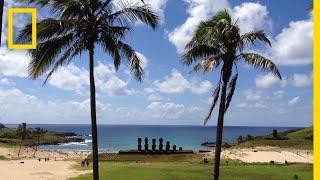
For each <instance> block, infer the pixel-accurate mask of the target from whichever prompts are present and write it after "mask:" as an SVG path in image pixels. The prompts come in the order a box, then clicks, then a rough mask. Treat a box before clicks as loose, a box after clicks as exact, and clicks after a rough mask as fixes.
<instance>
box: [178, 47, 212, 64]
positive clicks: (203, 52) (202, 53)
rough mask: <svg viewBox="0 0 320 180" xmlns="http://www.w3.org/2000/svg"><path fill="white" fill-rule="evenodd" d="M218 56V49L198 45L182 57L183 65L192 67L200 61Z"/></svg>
mask: <svg viewBox="0 0 320 180" xmlns="http://www.w3.org/2000/svg"><path fill="white" fill-rule="evenodd" d="M215 54H218V52H217V49H216V48H214V47H210V46H207V45H196V46H194V47H192V48H191V49H187V50H186V52H185V53H184V54H183V55H182V64H184V65H191V64H193V63H194V62H196V61H197V60H199V59H203V58H208V57H209V56H214V55H215Z"/></svg>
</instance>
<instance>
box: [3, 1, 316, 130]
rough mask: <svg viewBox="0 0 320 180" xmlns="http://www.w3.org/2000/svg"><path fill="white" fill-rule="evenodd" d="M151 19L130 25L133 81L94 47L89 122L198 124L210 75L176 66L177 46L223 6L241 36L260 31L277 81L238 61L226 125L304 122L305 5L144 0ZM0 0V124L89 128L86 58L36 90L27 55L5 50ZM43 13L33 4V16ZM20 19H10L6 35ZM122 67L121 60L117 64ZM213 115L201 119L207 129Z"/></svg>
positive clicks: (308, 40)
mask: <svg viewBox="0 0 320 180" xmlns="http://www.w3.org/2000/svg"><path fill="white" fill-rule="evenodd" d="M145 1H146V3H148V4H150V6H151V7H152V8H153V9H154V10H155V11H156V12H157V13H158V15H159V16H160V17H161V24H160V27H159V28H158V29H157V30H156V31H153V30H152V29H151V28H149V27H146V26H145V25H142V24H141V23H134V24H132V27H133V32H130V33H129V34H128V36H127V38H126V42H127V43H129V44H131V45H132V46H133V47H134V49H135V50H136V51H137V52H138V54H139V56H140V57H141V59H143V63H142V66H143V68H144V70H145V72H146V76H145V78H144V81H143V83H138V82H136V81H135V80H134V78H132V77H131V75H130V73H129V72H128V69H127V68H126V66H124V65H123V66H122V67H121V68H120V69H119V71H118V72H115V70H114V67H113V62H112V58H111V57H110V56H109V55H108V54H106V53H104V52H103V51H102V50H101V48H99V47H98V48H97V50H96V54H95V56H94V57H95V60H96V63H95V76H96V87H97V118H98V123H99V124H150V125H203V119H204V117H205V116H206V113H207V112H208V108H209V105H210V101H211V95H212V93H213V90H214V87H215V86H216V85H217V79H218V77H219V69H217V70H216V71H213V72H212V73H210V74H203V73H198V74H194V73H193V74H190V73H189V72H190V70H191V68H192V67H186V66H184V65H182V64H181V55H182V53H183V50H184V46H185V45H186V43H187V42H188V41H189V40H190V39H191V38H192V36H193V33H194V31H195V29H196V28H197V26H198V25H199V23H200V22H201V21H206V20H208V19H210V18H211V17H212V16H214V15H215V14H216V13H217V12H218V11H220V10H222V9H228V10H229V12H230V13H231V15H232V17H233V19H234V20H237V23H238V24H239V26H240V29H241V33H246V32H248V31H252V30H261V29H263V30H265V31H266V33H267V34H268V36H269V38H270V39H271V42H272V47H265V46H260V45H258V46H256V47H250V48H248V49H247V51H248V52H250V51H251V52H258V53H260V54H262V55H264V56H265V57H267V58H269V59H271V60H272V61H273V62H275V63H276V64H277V66H278V68H279V70H280V73H281V75H282V77H283V79H282V80H281V81H280V80H278V79H276V78H275V77H273V76H272V75H271V74H269V73H266V72H261V71H259V70H255V69H253V68H251V67H249V66H247V65H245V64H239V78H238V84H237V88H236V93H235V95H234V98H233V101H232V102H231V106H230V108H229V110H228V112H227V114H226V116H225V125H227V126H230V125H231V126H294V127H298V126H311V125H312V94H313V67H312V62H313V17H312V13H311V12H309V11H308V7H310V4H311V1H308V0H305V1H301V0H281V1H279V0H260V1H243V0H242V1H240V0H232V1H231V0H145ZM23 6H24V5H21V4H18V3H17V2H16V1H15V0H6V1H5V12H4V13H5V14H4V18H3V19H4V22H3V23H4V25H3V27H4V30H3V32H2V35H3V37H4V38H3V41H2V46H1V47H0V122H2V123H21V122H27V123H40V124H90V106H89V105H90V101H89V78H88V75H89V73H88V54H86V53H85V54H82V55H81V56H77V57H75V58H74V59H73V61H72V62H71V63H70V64H68V65H66V66H64V67H61V68H60V69H59V70H58V71H57V72H56V73H55V74H54V75H53V76H52V78H51V79H50V80H49V82H48V83H47V84H46V85H45V86H42V83H43V81H44V78H45V77H41V78H39V79H37V80H32V79H30V78H28V73H27V72H28V62H29V56H28V55H27V54H26V51H24V50H8V49H7V48H6V46H7V45H6V43H7V38H6V36H7V22H6V19H7V14H6V9H7V8H8V7H23ZM46 17H50V14H49V13H48V11H47V10H46V9H40V8H38V18H39V19H41V18H46ZM29 20H30V17H29V16H21V15H19V16H15V22H16V23H15V31H17V30H19V29H21V28H22V27H23V26H24V25H25V23H26V22H28V21H29ZM123 64H124V63H123ZM216 119H217V111H214V114H213V117H212V119H211V120H210V122H209V123H208V124H209V125H215V124H216Z"/></svg>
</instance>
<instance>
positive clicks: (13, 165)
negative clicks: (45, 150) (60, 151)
mask: <svg viewBox="0 0 320 180" xmlns="http://www.w3.org/2000/svg"><path fill="white" fill-rule="evenodd" d="M22 161H23V162H24V163H23V164H22V163H20V162H22ZM75 164H76V162H74V161H49V162H44V161H41V162H39V161H37V160H36V159H28V160H11V161H0V172H1V179H10V180H21V179H23V180H29V179H30V180H33V179H50V180H54V179H57V180H64V179H68V178H70V177H75V176H78V175H80V174H84V173H88V171H77V170H75V169H73V167H72V166H74V165H75Z"/></svg>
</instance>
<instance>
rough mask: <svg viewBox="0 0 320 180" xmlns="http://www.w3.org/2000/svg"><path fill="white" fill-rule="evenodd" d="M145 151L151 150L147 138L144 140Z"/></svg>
mask: <svg viewBox="0 0 320 180" xmlns="http://www.w3.org/2000/svg"><path fill="white" fill-rule="evenodd" d="M144 143H145V144H144V149H145V150H146V151H148V149H149V144H148V138H147V137H146V138H145V139H144Z"/></svg>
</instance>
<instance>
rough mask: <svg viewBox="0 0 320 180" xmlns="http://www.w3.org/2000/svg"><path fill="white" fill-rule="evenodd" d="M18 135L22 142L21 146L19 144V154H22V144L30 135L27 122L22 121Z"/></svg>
mask: <svg viewBox="0 0 320 180" xmlns="http://www.w3.org/2000/svg"><path fill="white" fill-rule="evenodd" d="M17 135H18V136H19V137H20V138H21V142H20V146H19V152H18V156H20V150H21V145H22V143H23V141H24V140H25V139H26V138H27V136H28V135H29V131H28V130H27V123H22V124H20V125H19V126H18V128H17Z"/></svg>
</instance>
